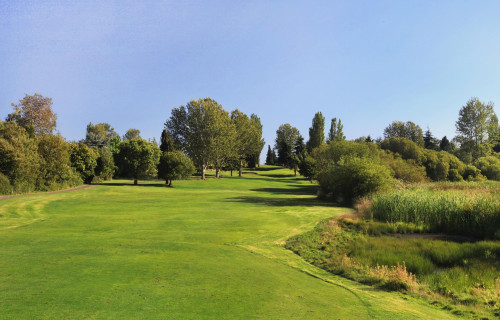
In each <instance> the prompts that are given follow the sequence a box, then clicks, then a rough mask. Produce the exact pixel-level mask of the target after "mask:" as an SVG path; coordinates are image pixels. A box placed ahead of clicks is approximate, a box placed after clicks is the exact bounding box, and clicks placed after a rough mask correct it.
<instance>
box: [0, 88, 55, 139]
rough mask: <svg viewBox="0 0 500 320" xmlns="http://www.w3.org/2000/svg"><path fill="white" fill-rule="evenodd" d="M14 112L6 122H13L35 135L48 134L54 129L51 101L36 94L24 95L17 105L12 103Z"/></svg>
mask: <svg viewBox="0 0 500 320" xmlns="http://www.w3.org/2000/svg"><path fill="white" fill-rule="evenodd" d="M12 106H13V107H14V112H13V113H11V114H9V115H8V116H7V121H15V122H16V123H17V124H18V125H20V126H21V127H24V128H25V129H27V130H28V132H32V133H34V134H35V135H40V134H50V133H52V132H53V131H54V129H55V128H56V120H57V115H56V114H55V113H54V112H53V111H52V99H51V98H46V97H44V96H42V95H40V94H38V93H35V94H34V95H32V96H30V95H28V94H27V95H25V97H24V98H23V99H22V100H19V104H17V105H16V104H14V103H12Z"/></svg>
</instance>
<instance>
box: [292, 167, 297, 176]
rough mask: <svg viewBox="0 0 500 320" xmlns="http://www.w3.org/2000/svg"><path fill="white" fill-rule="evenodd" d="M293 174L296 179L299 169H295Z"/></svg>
mask: <svg viewBox="0 0 500 320" xmlns="http://www.w3.org/2000/svg"><path fill="white" fill-rule="evenodd" d="M293 174H294V175H295V177H296V176H297V169H295V168H293Z"/></svg>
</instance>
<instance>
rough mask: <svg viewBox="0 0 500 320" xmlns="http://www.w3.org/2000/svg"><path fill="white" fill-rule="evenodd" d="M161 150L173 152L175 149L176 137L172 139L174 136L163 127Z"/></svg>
mask: <svg viewBox="0 0 500 320" xmlns="http://www.w3.org/2000/svg"><path fill="white" fill-rule="evenodd" d="M160 150H161V152H172V151H174V150H175V148H174V139H172V136H171V135H170V132H168V130H167V129H163V131H162V132H161V138H160Z"/></svg>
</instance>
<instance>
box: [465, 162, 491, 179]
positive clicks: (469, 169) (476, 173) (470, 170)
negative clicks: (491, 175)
mask: <svg viewBox="0 0 500 320" xmlns="http://www.w3.org/2000/svg"><path fill="white" fill-rule="evenodd" d="M463 177H464V179H465V180H467V181H484V180H486V177H485V176H483V175H482V174H481V170H479V169H478V168H476V167H475V166H473V165H471V164H469V165H467V166H466V167H465V170H464V174H463Z"/></svg>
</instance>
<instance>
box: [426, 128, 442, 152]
mask: <svg viewBox="0 0 500 320" xmlns="http://www.w3.org/2000/svg"><path fill="white" fill-rule="evenodd" d="M424 148H425V149H431V150H439V140H438V139H436V138H435V137H434V136H433V135H432V133H431V130H430V129H429V128H427V131H425V134H424Z"/></svg>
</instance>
